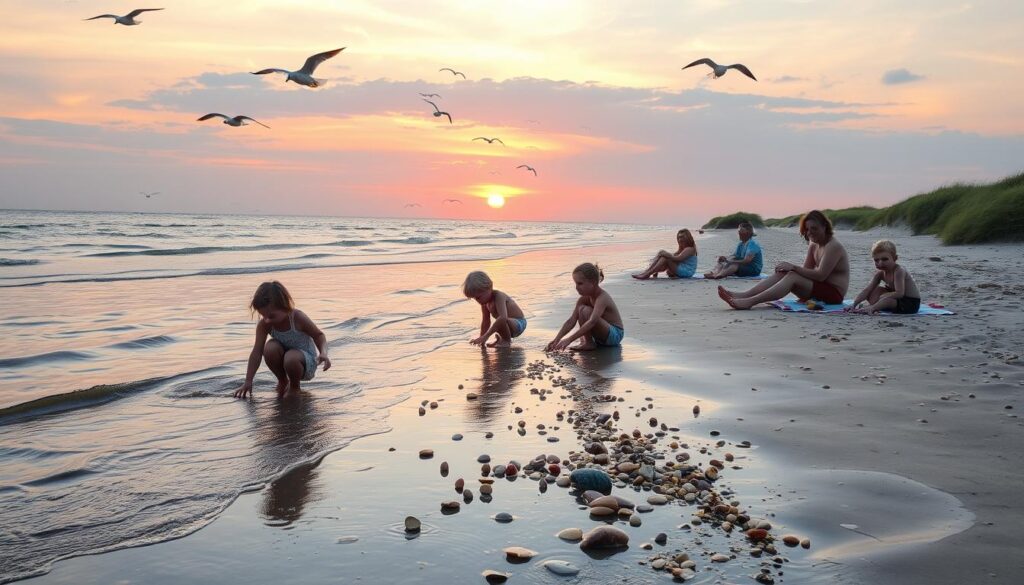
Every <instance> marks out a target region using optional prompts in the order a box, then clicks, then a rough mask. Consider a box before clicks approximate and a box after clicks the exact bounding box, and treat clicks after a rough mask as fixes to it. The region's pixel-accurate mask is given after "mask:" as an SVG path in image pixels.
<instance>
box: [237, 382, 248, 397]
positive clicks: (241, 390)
mask: <svg viewBox="0 0 1024 585" xmlns="http://www.w3.org/2000/svg"><path fill="white" fill-rule="evenodd" d="M247 396H250V397H251V396H252V382H245V383H243V384H242V385H241V386H239V387H238V390H235V398H245V397H247Z"/></svg>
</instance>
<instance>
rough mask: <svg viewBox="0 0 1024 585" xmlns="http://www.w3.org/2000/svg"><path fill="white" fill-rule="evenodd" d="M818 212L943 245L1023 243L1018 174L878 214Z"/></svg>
mask: <svg viewBox="0 0 1024 585" xmlns="http://www.w3.org/2000/svg"><path fill="white" fill-rule="evenodd" d="M822 211H824V213H825V215H827V216H828V217H829V219H831V220H832V223H833V224H834V225H835V226H836V227H840V228H847V229H855V230H867V229H870V228H873V227H878V226H906V227H909V228H910V229H911V231H912V232H913V234H914V235H919V234H931V235H935V236H937V237H938V238H939V239H940V240H942V243H944V244H947V245H957V244H978V243H984V242H1019V241H1024V173H1021V174H1017V175H1013V176H1010V177H1006V178H1005V179H1002V180H1000V181H996V182H994V183H987V184H971V183H954V184H952V185H946V186H943V187H939V188H938V189H935V190H934V191H929V192H928V193H921V194H918V195H914V196H913V197H910V198H908V199H905V200H903V201H901V202H899V203H896V204H895V205H891V206H889V207H885V208H882V209H875V208H873V207H867V206H861V207H849V208H846V209H825V210H822ZM734 215H739V214H734ZM726 217H731V216H726ZM715 219H719V218H715ZM712 221H715V220H712ZM799 221H800V216H799V215H790V216H788V217H781V218H770V219H767V220H765V222H764V223H765V225H766V226H768V227H794V226H796V225H797V223H798V222H799Z"/></svg>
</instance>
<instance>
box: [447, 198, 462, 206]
mask: <svg viewBox="0 0 1024 585" xmlns="http://www.w3.org/2000/svg"><path fill="white" fill-rule="evenodd" d="M444 203H458V204H459V205H462V200H461V199H445V200H444Z"/></svg>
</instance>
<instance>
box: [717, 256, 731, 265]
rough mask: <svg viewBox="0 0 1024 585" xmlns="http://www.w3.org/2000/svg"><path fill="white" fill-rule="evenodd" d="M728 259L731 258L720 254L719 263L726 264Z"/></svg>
mask: <svg viewBox="0 0 1024 585" xmlns="http://www.w3.org/2000/svg"><path fill="white" fill-rule="evenodd" d="M728 260H729V259H728V258H726V257H725V256H719V257H718V263H719V264H724V263H725V262H727V261H728Z"/></svg>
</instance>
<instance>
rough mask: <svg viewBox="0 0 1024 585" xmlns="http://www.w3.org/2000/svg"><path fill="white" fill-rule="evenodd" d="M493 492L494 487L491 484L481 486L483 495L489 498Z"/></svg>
mask: <svg viewBox="0 0 1024 585" xmlns="http://www.w3.org/2000/svg"><path fill="white" fill-rule="evenodd" d="M492 492H494V486H492V485H491V484H489V483H485V484H482V485H481V486H480V493H481V494H483V495H485V496H489V495H491V493H492Z"/></svg>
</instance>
